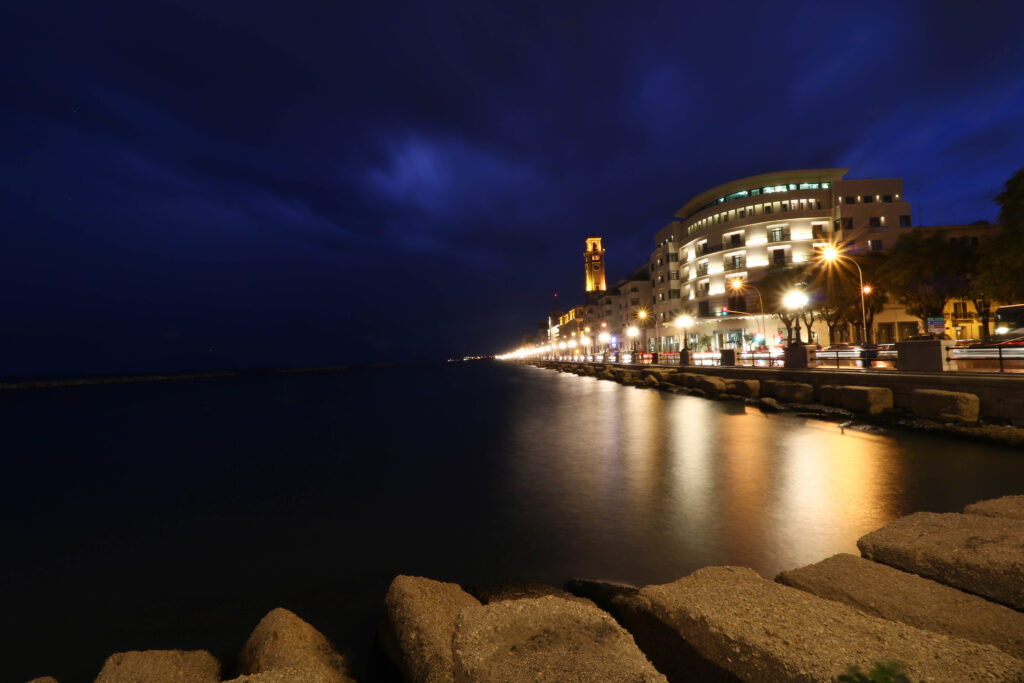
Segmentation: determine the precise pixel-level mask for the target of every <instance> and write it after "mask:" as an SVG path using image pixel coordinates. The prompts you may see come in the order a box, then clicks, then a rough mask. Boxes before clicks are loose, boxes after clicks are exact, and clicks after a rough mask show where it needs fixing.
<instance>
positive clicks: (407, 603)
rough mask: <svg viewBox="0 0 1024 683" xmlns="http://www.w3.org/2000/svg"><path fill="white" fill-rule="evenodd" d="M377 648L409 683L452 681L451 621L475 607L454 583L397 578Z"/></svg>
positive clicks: (387, 600)
mask: <svg viewBox="0 0 1024 683" xmlns="http://www.w3.org/2000/svg"><path fill="white" fill-rule="evenodd" d="M384 605H385V613H384V626H383V629H382V632H381V645H382V646H383V648H384V651H385V652H386V653H387V654H388V656H389V657H390V658H391V661H393V662H394V663H395V665H396V666H397V667H398V669H399V670H400V671H401V672H402V675H403V676H404V677H405V679H406V680H409V681H425V682H433V681H451V680H454V664H453V660H452V637H453V636H454V635H455V621H456V619H458V616H459V613H460V612H461V611H462V610H463V609H465V608H467V607H476V606H479V605H480V602H479V601H478V600H477V599H476V598H474V597H473V596H472V595H470V594H469V593H467V592H466V591H464V590H462V588H461V587H459V586H458V585H457V584H454V583H444V582H442V581H433V580H431V579H425V578H420V577H416V576H398V577H396V578H395V580H394V581H392V582H391V586H389V587H388V592H387V595H386V596H385V598H384Z"/></svg>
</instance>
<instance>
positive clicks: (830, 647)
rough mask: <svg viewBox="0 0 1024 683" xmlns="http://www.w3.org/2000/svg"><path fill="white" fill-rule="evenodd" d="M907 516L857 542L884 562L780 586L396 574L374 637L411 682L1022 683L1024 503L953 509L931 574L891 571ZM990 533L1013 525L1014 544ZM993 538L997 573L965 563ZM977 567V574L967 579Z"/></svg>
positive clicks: (842, 565)
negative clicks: (879, 681) (522, 581)
mask: <svg viewBox="0 0 1024 683" xmlns="http://www.w3.org/2000/svg"><path fill="white" fill-rule="evenodd" d="M919 514H920V513H919ZM915 517H916V516H915V515H911V516H910V517H907V518H904V519H901V520H897V521H895V522H893V523H892V524H890V525H888V526H886V527H883V528H882V529H880V530H878V531H876V532H872V533H871V534H868V535H867V536H865V537H864V538H862V539H861V542H860V543H861V548H862V549H867V548H874V547H875V546H876V545H879V544H881V541H880V540H879V539H884V540H885V546H886V547H887V548H889V549H890V552H889V554H887V555H885V557H875V558H870V557H868V556H867V551H865V555H866V556H865V557H856V556H853V555H846V554H841V555H836V556H834V557H831V558H828V559H826V560H824V561H822V562H819V563H817V564H814V565H810V566H808V567H802V568H799V569H794V570H791V571H788V572H783V573H782V574H780V575H779V576H778V577H777V578H776V580H775V581H771V580H768V579H766V578H763V577H761V576H759V575H758V574H757V573H756V572H754V571H753V570H751V569H747V568H744V567H706V568H704V569H700V570H698V571H696V572H694V573H692V574H690V575H689V576H686V577H683V578H681V579H679V580H677V581H673V582H672V583H668V584H664V585H653V586H646V587H641V588H638V587H633V586H625V585H621V584H611V583H607V582H601V581H591V580H582V579H576V580H572V581H569V582H568V583H567V584H566V590H565V591H562V590H559V589H557V588H554V587H550V586H541V585H539V584H531V585H529V586H527V587H526V588H523V587H522V586H519V587H515V586H514V587H513V588H511V589H504V590H492V591H485V592H480V591H472V593H475V595H474V594H472V593H471V590H467V589H464V588H462V587H460V586H458V585H456V584H449V583H442V582H439V581H433V580H431V579H425V578H416V577H406V576H400V577H398V578H397V579H395V581H394V583H393V584H392V586H391V589H390V590H389V591H388V598H387V618H386V620H385V624H384V626H383V628H382V630H383V632H384V635H383V636H382V640H384V641H385V642H388V643H390V646H389V648H388V651H389V653H390V656H391V658H392V659H393V661H394V662H395V663H396V665H397V666H398V667H399V669H400V670H401V671H402V672H403V674H404V677H405V678H406V680H409V681H470V680H482V681H497V680H502V681H513V680H515V681H518V680H573V681H577V680H579V681H582V680H601V681H606V680H669V681H833V680H836V679H837V678H838V677H839V676H841V675H844V674H849V673H851V672H860V673H862V674H867V673H868V672H870V671H871V670H872V669H874V668H875V667H877V666H879V665H891V663H893V662H895V663H896V664H895V666H897V667H898V668H899V669H900V670H901V671H902V673H903V674H905V675H906V676H908V677H909V680H914V681H917V680H927V681H968V680H971V681H985V680H991V681H1024V612H1022V611H1021V610H1020V608H1019V607H1017V608H1014V607H1013V606H1012V605H1013V604H1014V601H1015V600H1016V597H1015V596H1016V591H1017V588H1018V587H1019V586H1020V585H1022V583H1021V580H1020V577H1019V575H1018V573H1017V572H1018V571H1019V570H1020V568H1022V567H1024V543H1021V540H1022V539H1024V496H1011V497H1007V498H1003V499H998V500H995V501H985V502H982V503H977V504H975V505H971V506H968V508H966V509H965V512H964V513H963V514H959V515H953V517H955V518H957V523H956V524H955V525H953V527H954V528H955V529H957V531H956V533H954V534H952V535H951V536H949V537H947V538H946V540H945V541H943V542H942V543H938V544H937V548H936V549H934V550H933V551H931V553H930V554H928V555H926V556H927V558H928V559H927V560H926V562H925V565H924V566H926V567H927V568H928V574H929V576H928V577H926V576H922V575H920V574H917V573H914V572H913V571H908V570H907V568H906V567H894V566H890V565H889V564H886V561H887V560H886V558H887V557H895V558H901V559H900V563H901V564H906V563H905V562H903V560H902V558H905V557H908V556H909V557H913V556H915V555H917V554H920V553H918V552H917V550H916V549H917V548H919V546H918V544H917V540H916V537H914V536H913V535H912V534H905V533H903V530H904V528H905V527H906V525H907V524H908V522H907V520H913V519H914V518H915ZM993 524H999V525H1001V526H1000V528H1001V529H1006V530H1009V529H1010V528H1011V527H1012V528H1013V529H1015V530H1016V535H1015V538H1016V539H1017V541H1016V543H1014V542H1013V541H1012V540H1008V539H1009V537H1008V536H1005V537H1004V536H1002V535H1000V534H1002V533H1003V532H996V533H995V534H994V532H993V529H994V527H993ZM964 530H970V531H971V533H969V534H965V533H962V532H963V531H964ZM1007 533H1009V531H1007ZM972 538H973V539H980V540H971V539H972ZM990 542H991V543H997V544H1002V545H999V546H998V549H997V550H998V553H997V554H999V555H1000V556H1001V558H1002V559H1001V560H1000V561H999V563H998V566H999V568H1001V569H1002V570H1005V571H1003V572H1002V573H1001V574H998V572H997V573H993V572H991V571H989V570H988V569H989V568H990V564H991V560H990V557H989V554H987V553H982V554H981V555H980V556H976V551H977V550H978V548H977V547H976V546H977V544H978V543H981V544H982V545H985V544H988V543H990ZM871 552H874V551H871ZM972 553H974V554H972ZM939 556H944V558H945V559H944V560H940V559H939ZM976 574H981V575H983V576H985V578H984V580H981V581H975V582H972V581H964V580H963V578H962V577H964V576H974V575H976ZM997 574H998V576H997ZM993 595H995V596H998V597H999V601H998V602H997V601H994V600H993V599H992V597H991V596H993ZM1000 602H1002V603H1004V604H1000ZM860 680H871V679H869V678H864V679H860ZM885 680H890V679H885Z"/></svg>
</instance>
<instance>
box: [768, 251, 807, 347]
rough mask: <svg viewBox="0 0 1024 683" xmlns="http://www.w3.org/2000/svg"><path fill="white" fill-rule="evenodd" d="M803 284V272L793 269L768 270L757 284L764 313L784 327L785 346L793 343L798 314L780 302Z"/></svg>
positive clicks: (799, 269) (804, 279) (804, 278)
mask: <svg viewBox="0 0 1024 683" xmlns="http://www.w3.org/2000/svg"><path fill="white" fill-rule="evenodd" d="M804 284H806V272H805V270H804V269H803V268H793V267H789V268H778V269H776V270H769V271H768V272H767V273H765V274H764V276H763V277H762V278H761V280H760V282H758V283H757V287H758V289H760V290H761V296H762V298H763V300H764V309H765V312H767V313H769V314H772V315H774V316H775V317H777V318H778V319H779V320H781V321H782V324H783V325H785V326H786V343H787V345H788V344H792V343H793V336H794V335H793V324H794V323H796V321H797V319H798V314H797V312H796V311H791V310H789V309H788V308H786V307H785V305H784V304H783V303H782V300H783V298H784V297H785V296H786V294H787V293H789V292H791V291H792V290H794V289H796V288H797V287H799V286H802V285H804ZM808 336H809V335H808ZM798 341H799V340H798Z"/></svg>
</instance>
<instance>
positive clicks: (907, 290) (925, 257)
mask: <svg viewBox="0 0 1024 683" xmlns="http://www.w3.org/2000/svg"><path fill="white" fill-rule="evenodd" d="M969 252H970V249H969V248H967V249H965V248H964V247H963V245H962V244H960V243H959V242H950V241H949V240H947V239H946V238H945V237H944V236H943V235H942V234H941V233H933V234H931V235H925V234H924V233H923V232H921V231H920V230H915V231H914V232H911V233H907V234H904V235H902V236H900V238H899V239H898V240H897V241H896V244H895V245H893V247H892V249H890V250H889V258H888V260H887V261H886V263H885V265H884V266H883V267H882V268H881V269H880V272H879V276H880V280H881V282H882V284H884V285H885V286H886V287H887V288H888V289H889V291H890V292H891V293H892V294H893V295H894V296H895V297H896V299H897V300H898V301H899V302H900V303H901V304H903V307H904V309H905V310H906V312H907V313H909V314H910V315H912V316H915V317H916V318H918V319H920V320H921V322H922V324H923V325H924V326H925V327H926V328H927V325H928V318H930V317H941V316H942V311H943V309H944V308H945V307H946V302H948V301H949V300H950V299H952V298H955V297H958V296H965V295H966V293H967V291H968V288H969V280H968V277H967V269H968V266H969Z"/></svg>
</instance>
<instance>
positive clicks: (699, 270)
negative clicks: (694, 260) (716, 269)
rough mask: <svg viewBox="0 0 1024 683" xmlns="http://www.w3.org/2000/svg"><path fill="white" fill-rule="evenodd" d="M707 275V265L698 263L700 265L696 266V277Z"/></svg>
mask: <svg viewBox="0 0 1024 683" xmlns="http://www.w3.org/2000/svg"><path fill="white" fill-rule="evenodd" d="M707 274H708V264H707V263H700V264H698V265H697V277H700V276H701V275H707Z"/></svg>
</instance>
